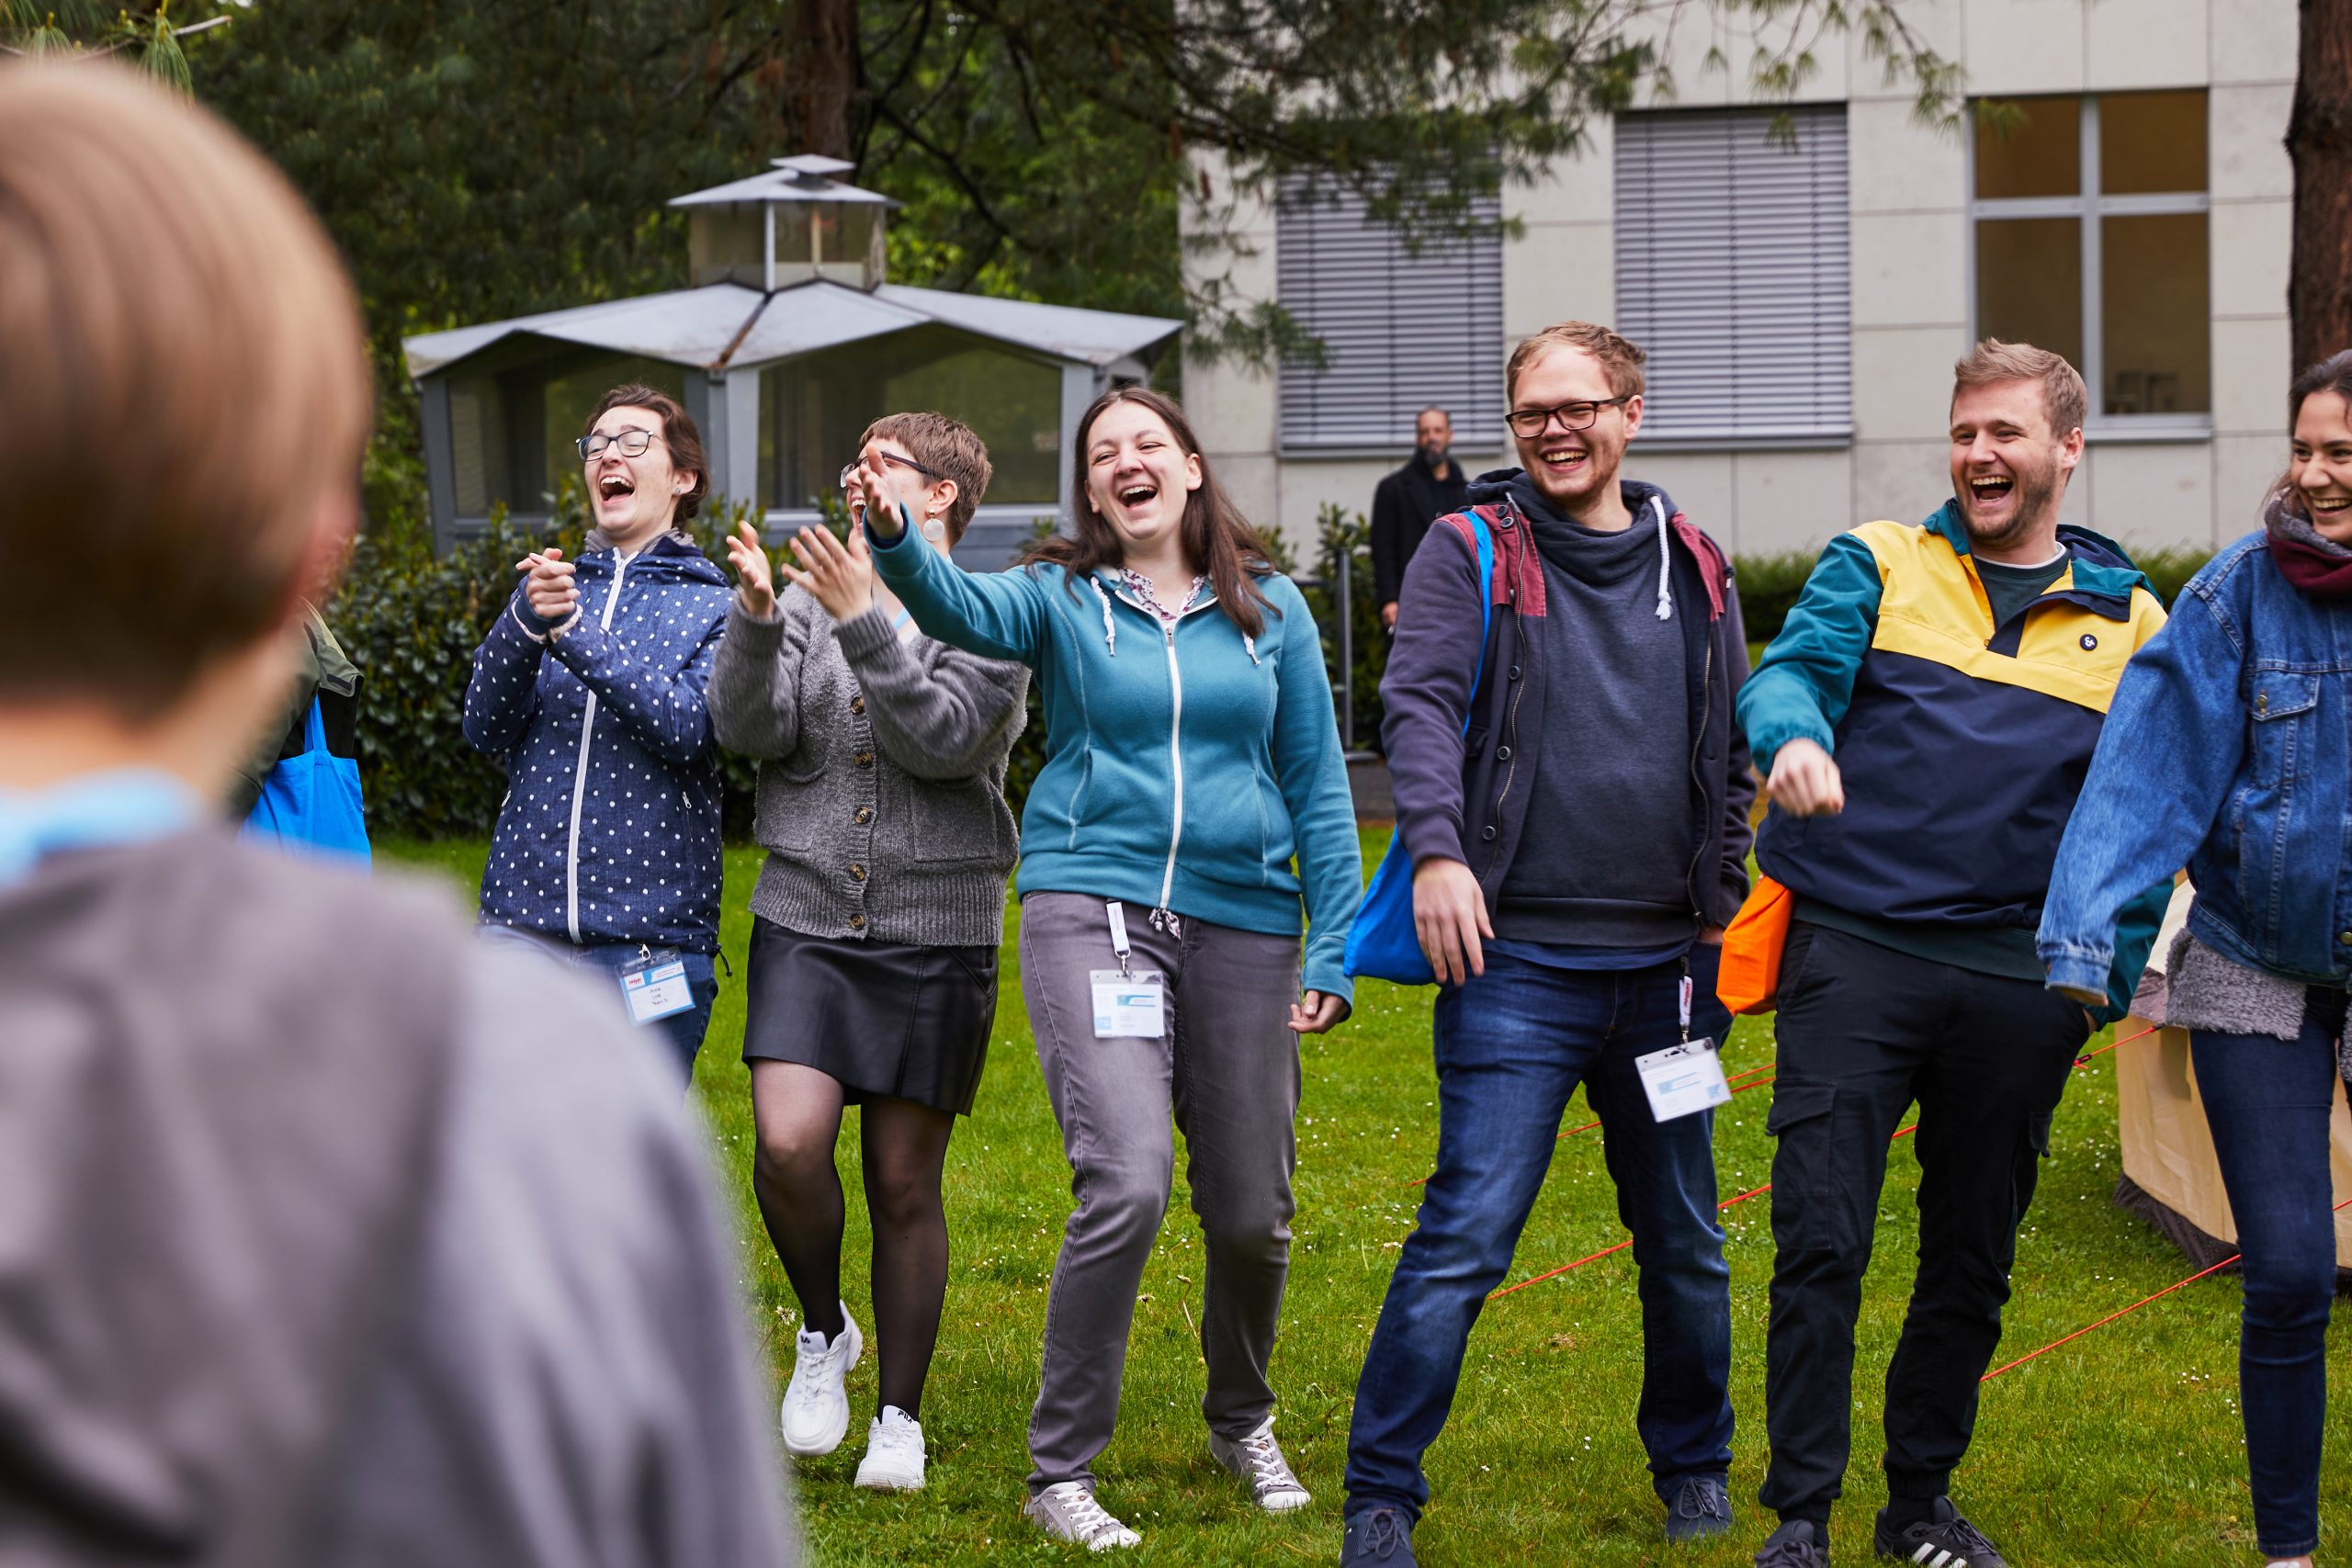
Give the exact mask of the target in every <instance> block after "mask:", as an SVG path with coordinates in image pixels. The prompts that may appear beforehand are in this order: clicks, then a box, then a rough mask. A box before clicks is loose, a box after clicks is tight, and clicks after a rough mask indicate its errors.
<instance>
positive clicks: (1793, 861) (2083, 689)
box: [1739, 341, 2165, 1568]
mask: <svg viewBox="0 0 2352 1568" xmlns="http://www.w3.org/2000/svg"><path fill="white" fill-rule="evenodd" d="M1956 370H1957V381H1956V385H1955V387H1954V389H1953V394H1952V410H1951V479H1952V491H1953V499H1952V500H1951V501H1949V502H1945V503H1944V505H1943V507H1942V509H1941V510H1939V511H1938V512H1937V513H1935V515H1933V516H1931V517H1929V518H1928V520H1927V521H1926V522H1925V523H1923V524H1920V525H1917V526H1916V527H1915V526H1910V525H1904V524H1899V523H1867V524H1864V525H1862V526H1861V527H1860V528H1857V529H1855V530H1854V531H1853V532H1851V533H1849V534H1846V535H1844V536H1840V537H1839V538H1838V539H1836V540H1835V541H1833V542H1832V543H1831V544H1830V546H1829V547H1828V548H1827V549H1826V550H1825V551H1823V552H1822V557H1821V560H1820V563H1819V564H1818V565H1817V566H1815V569H1814V571H1813V575H1812V577H1811V578H1810V579H1809V580H1808V581H1807V582H1806V584H1805V588H1804V593H1803V594H1802V596H1800V598H1799V599H1798V601H1797V604H1796V605H1795V607H1794V608H1793V609H1792V611H1791V612H1790V615H1789V617H1788V621H1787V623H1786V625H1785V626H1784V627H1783V629H1782V630H1781V635H1780V636H1779V637H1775V638H1774V639H1773V641H1772V645H1771V647H1770V649H1767V650H1766V651H1765V654H1764V657H1763V660H1762V662H1761V663H1759V664H1758V667H1757V670H1756V672H1755V674H1754V675H1753V676H1751V677H1750V678H1749V680H1748V682H1747V685H1746V686H1745V687H1744V688H1743V689H1742V691H1741V693H1740V695H1739V718H1740V722H1741V724H1742V725H1743V726H1744V727H1745V728H1746V729H1747V738H1748V742H1749V745H1750V747H1751V748H1752V750H1753V752H1754V755H1755V758H1756V762H1757V766H1758V768H1760V769H1762V770H1763V771H1764V773H1765V774H1766V777H1767V779H1768V781H1769V787H1770V795H1771V800H1772V809H1771V812H1770V816H1769V817H1768V818H1767V819H1766V821H1765V824H1764V828H1763V831H1762V832H1761V834H1760V835H1759V836H1758V840H1757V863H1758V867H1759V868H1760V869H1761V870H1762V871H1763V873H1764V874H1765V876H1766V877H1768V878H1770V883H1777V884H1779V885H1781V887H1785V888H1786V889H1788V890H1789V891H1790V893H1792V894H1793V896H1794V897H1793V920H1792V924H1791V925H1790V926H1789V928H1788V934H1787V944H1786V948H1785V950H1784V955H1783V958H1782V961H1781V969H1780V976H1779V992H1778V997H1779V1007H1780V1021H1779V1026H1778V1037H1779V1046H1778V1050H1779V1063H1780V1070H1779V1074H1778V1077H1777V1080H1776V1083H1775V1086H1774V1090H1773V1095H1774V1098H1773V1104H1772V1110H1771V1114H1770V1119H1769V1122H1768V1123H1767V1124H1768V1126H1769V1128H1770V1131H1771V1133H1772V1134H1774V1135H1775V1137H1776V1138H1777V1140H1778V1147H1777V1149H1776V1152H1775V1154H1774V1156H1773V1162H1772V1237H1773V1242H1774V1246H1775V1248H1776V1256H1775V1259H1774V1265H1773V1273H1772V1292H1771V1317H1770V1328H1769V1330H1768V1336H1767V1345H1766V1371H1765V1393H1764V1397H1765V1406H1766V1414H1765V1426H1766V1430H1767V1432H1768V1434H1769V1436H1770V1441H1771V1450H1772V1452H1771V1461H1770V1467H1769V1469H1768V1470H1767V1472H1766V1475H1765V1480H1764V1485H1763V1489H1762V1492H1761V1494H1760V1499H1759V1500H1760V1501H1761V1502H1762V1503H1763V1504H1764V1506H1766V1507H1768V1508H1770V1509H1772V1510H1774V1511H1775V1512H1776V1513H1778V1514H1779V1515H1780V1516H1781V1528H1780V1529H1778V1530H1777V1531H1775V1532H1774V1534H1773V1535H1772V1537H1771V1538H1770V1540H1768V1541H1767V1542H1766V1543H1765V1545H1764V1549H1763V1550H1762V1551H1759V1552H1758V1554H1757V1558H1756V1561H1757V1562H1758V1565H1759V1568H1826V1565H1827V1563H1828V1520H1829V1509H1830V1504H1831V1503H1832V1501H1833V1500H1835V1499H1836V1497H1837V1496H1838V1492H1839V1485H1840V1478H1841V1477H1842V1476H1843V1475H1844V1473H1845V1471H1846V1461H1847V1454H1848V1450H1849V1444H1850V1432H1849V1415H1850V1413H1851V1411H1852V1409H1853V1393H1852V1382H1853V1359H1854V1324H1855V1319H1856V1316H1857V1314H1859V1313H1860V1306H1861V1280H1862V1273H1863V1270H1864V1269H1865V1268H1866V1267H1867V1266H1868V1264H1869V1262H1870V1254H1871V1232H1872V1228H1873V1221H1874V1220H1875V1218H1876V1216H1877V1213H1878V1202H1879V1193H1880V1189H1881V1186H1882V1185H1883V1181H1884V1179H1885V1175H1886V1158H1887V1145H1888V1142H1889V1140H1890V1139H1891V1138H1892V1136H1893V1135H1894V1132H1895V1129H1896V1127H1897V1125H1898V1122H1899V1120H1900V1118H1901V1117H1902V1115H1903V1113H1904V1111H1905V1110H1906V1109H1907V1108H1908V1107H1909V1106H1910V1105H1911V1103H1912V1102H1913V1101H1914V1100H1917V1102H1918V1106H1919V1121H1918V1128H1919V1131H1918V1135H1917V1136H1918V1142H1917V1150H1918V1159H1919V1165H1920V1171H1921V1175H1920V1183H1919V1198H1918V1204H1919V1269H1918V1275H1917V1280H1916V1281H1915V1283H1914V1285H1913V1289H1912V1296H1911V1304H1910V1311H1909V1314H1908V1315H1907V1316H1906V1317H1905V1321H1904V1325H1903V1336H1902V1340H1901V1343H1900V1344H1899V1345H1898V1346H1897V1348H1896V1350H1895V1353H1894V1364H1893V1365H1892V1366H1891V1367H1890V1368H1889V1369H1888V1371H1887V1379H1886V1404H1885V1410H1886V1458H1885V1468H1886V1477H1887V1490H1888V1494H1889V1502H1888V1505H1887V1507H1886V1509H1885V1510H1884V1511H1883V1512H1882V1513H1881V1514H1880V1515H1879V1517H1878V1521H1877V1526H1876V1529H1875V1532H1874V1533H1875V1540H1874V1545H1875V1546H1876V1548H1877V1551H1878V1552H1879V1553H1880V1554H1881V1555H1893V1556H1898V1557H1903V1558H1916V1559H1917V1560H1918V1561H1922V1562H1929V1561H1932V1562H1954V1563H1957V1562H1966V1563H1967V1564H1969V1568H2002V1559H2001V1557H2000V1555H1999V1553H1998V1552H1997V1551H1996V1550H1995V1549H1994V1548H1993V1546H1992V1544H1991V1543H1990V1542H1989V1541H1987V1540H1985V1538H1984V1536H1983V1535H1981V1534H1980V1533H1978V1531H1977V1530H1976V1529H1974V1527H1973V1526H1972V1525H1970V1523H1969V1522H1968V1520H1967V1519H1965V1518H1964V1517H1962V1516H1961V1515H1960V1514H1959V1513H1958V1512H1957V1511H1956V1510H1955V1509H1954V1508H1953V1506H1952V1505H1951V1501H1950V1499H1949V1498H1948V1497H1947V1496H1946V1495H1945V1494H1946V1491H1947V1489H1948V1485H1949V1482H1950V1478H1951V1472H1952V1470H1953V1469H1954V1467H1955V1466H1957V1465H1958V1464H1959V1462H1960V1460H1961V1457H1962V1454H1963V1453H1965V1452H1966V1450H1967V1448H1968V1440H1969V1436H1970V1432H1971V1429H1972V1427H1973V1426H1974V1423H1975V1416H1976V1385H1977V1380H1978V1378H1979V1377H1980V1376H1982V1375H1983V1373H1984V1371H1985V1367H1986V1366H1987V1365H1988V1364H1989V1363H1990V1361H1991V1359H1992V1354H1993V1350H1994V1348H1995V1347H1996V1345H1997V1344H1998V1343H1999V1340H2000V1336H2001V1307H2002V1305H2003V1303H2006V1302H2007V1299H2008V1294H2009V1284H2008V1276H2009V1268H2010V1265H2011V1263H2012V1261H2013V1260H2014V1258H2015V1257H2016V1251H2017V1229H2018V1223H2019V1221H2020V1220H2021V1219H2022V1218H2023V1217H2024V1213H2025V1208H2026V1204H2027V1202H2028V1201H2029V1200H2030V1198H2031V1196H2032V1193H2033V1185H2034V1178H2035V1162H2036V1160H2037V1159H2038V1158H2039V1156H2041V1152H2042V1151H2043V1149H2044V1148H2045V1147H2046V1146H2047V1145H2048V1142H2049V1134H2050V1120H2051V1114H2052V1111H2054V1110H2055V1109H2056V1107H2057V1104H2058V1100H2059V1097H2060V1095H2061V1094H2062V1093H2063V1092H2064V1088H2065V1083H2066V1077H2067V1074H2068V1073H2069V1071H2070V1070H2071V1069H2072V1067H2073V1066H2074V1061H2075V1053H2076V1052H2077V1051H2078V1050H2080V1049H2081V1047H2082V1044H2083V1042H2084V1040H2085V1039H2086V1037H2087V1036H2088V1035H2089V1033H2090V1032H2091V1031H2092V1030H2093V1029H2094V1028H2095V1027H2097V1025H2098V1022H2099V1020H2097V1019H2094V1018H2093V1016H2092V1015H2091V1014H2090V1013H2089V1012H2087V1011H2086V1010H2084V1009H2083V1008H2082V1007H2081V1006H2079V1005H2078V1004H2075V1003H2073V1002H2070V1001H2068V1000H2066V999H2065V998H2064V997H2062V996H2059V995H2058V994H2057V993H2054V992H2051V991H2047V990H2045V989H2043V987H2042V978H2043V974H2042V965H2041V961H2040V959H2039V958H2038V957H2037V956H2036V954H2035V953H2034V946H2033V941H2034V930H2035V927H2036V925H2037V924H2038V923H2039V922H2040V920H2041V905H2042V899H2043V897H2044V895H2045V893H2046V892H2047V889H2048V887H2049V883H2050V873H2051V867H2052V863H2053V861H2054V860H2055V858H2056V855H2057V852H2058V840H2059V838H2060V835H2061V834H2062V833H2064V830H2065V827H2066V818H2067V816H2068V815H2069V813H2070V812H2072V810H2073V809H2074V804H2075V794H2076V792H2077V791H2078V790H2079V789H2080V788H2081V787H2082V783H2083V777H2084V774H2085V773H2086V771H2087V770H2088V768H2089V766H2090V761H2091V752H2092V750H2093V749H2094V748H2095V747H2096V746H2097V745H2098V736H2099V728H2100V726H2101V724H2102V723H2103V722H2104V720H2105V717H2106V714H2107V706H2108V701H2109V696H2110V695H2111V694H2112V693H2113V692H2114V690H2115V683H2116V682H2117V680H2118V679H2119V678H2120V676H2121V674H2122V672H2123V667H2124V665H2125V663H2126V662H2127V661H2129V660H2130V659H2131V655H2132V653H2133V652H2134V651H2135V650H2136V649H2138V648H2139V647H2140V646H2141V645H2142V644H2143V643H2144V642H2146V641H2147V640H2148V638H2149V637H2153V636H2154V635H2155V632H2156V629H2157V627H2158V626H2162V625H2163V623H2164V610H2163V608H2162V607H2161V605H2160V604H2158V602H2157V600H2156V598H2155V596H2154V593H2152V592H2150V591H2149V589H2148V586H2147V580H2146V579H2145V578H2144V577H2143V576H2142V575H2141V573H2140V572H2139V570H2137V569H2136V568H2135V567H2133V566H2132V564H2131V561H2130V559H2129V558H2126V557H2125V555H2124V554H2123V552H2122V550H2121V549H2120V548H2119V547H2117V546H2115V545H2114V544H2112V543H2110V542H2109V541H2108V540H2106V539H2103V538H2101V537H2099V536H2098V535H2096V534H2092V533H2089V532H2087V531H2086V530H2082V529H2078V528H2073V527H2063V528H2062V527H2060V526H2059V525H2058V508H2059V502H2060V500H2061V499H2062V498H2063V496H2064V493H2065V487H2066V479H2067V476H2068V475H2069V473H2070V472H2071V471H2072V470H2073V468H2074V467H2075V464H2076V463H2077V462H2078V461H2080V459H2081V456H2082V450H2083V434H2082V424H2083V417H2084V413H2085V410H2086V392H2085V389H2084V386H2083V379H2082V378H2081V377H2080V376H2079V375H2077V374H2076V373H2075V369H2074V367H2072V366H2070V365H2068V364H2067V363H2066V362H2065V360H2064V359H2063V358H2061V357H2059V356H2058V355H2054V354H2051V353H2048V352H2046V351H2044V350H2041V349H2037V348H2031V347H2028V346H2026V345H2023V344H2002V343H1999V342H1997V341H1988V342H1986V343H1984V344H1979V345H1978V346H1977V348H1976V349H1975V351H1974V352H1973V353H1972V354H1971V355H1969V356H1968V357H1967V358H1966V359H1963V360H1962V361H1961V362H1960V364H1959V366H1958V367H1956ZM1770 883H1768V884H1765V885H1763V886H1762V887H1761V889H1760V890H1759V897H1763V896H1767V895H1770V894H1771V893H1772V892H1774V890H1773V889H1772V888H1771V887H1770ZM2164 891H2165V889H2152V890H2151V893H2152V894H2153V895H2154V897H2153V898H2148V897H2143V899H2142V900H2141V903H2140V905H2139V906H2138V908H2136V910H2135V911H2134V913H2135V914H2136V917H2137V919H2136V924H2132V925H2131V928H2130V930H2129V931H2128V932H2127V933H2125V934H2123V935H2120V937H2119V940H2118V942H2117V943H2116V949H2117V953H2116V963H2115V971H2114V975H2113V976H2112V978H2111V982H2110V985H2109V998H2110V1003H2111V1005H2110V1007H2109V1010H2108V1013H2107V1016H2109V1017H2113V1016H2120V1013H2121V1012H2122V1010H2123V1008H2124V1005H2125V1004H2126V1003H2127V1002H2128V1001H2129V999H2130V998H2131V990H2132V987H2133V986H2134V984H2135V983H2136V982H2137V979H2138V976H2139V971H2140V967H2141V965H2142V964H2143V962H2144V961H2145V959H2146V957H2147V952H2148V947H2149V945H2150V943H2151V942H2153V941H2154V933H2155V926H2156V917H2157V915H2158V914H2159V913H2160V912H2161V910H2162V897H2161V896H2162V894H2163V892H2164ZM2130 919H2131V917H2129V916H2127V921H2129V920H2130ZM1939 1552H1941V1553H1948V1554H1949V1556H1939V1555H1938V1553H1939Z"/></svg>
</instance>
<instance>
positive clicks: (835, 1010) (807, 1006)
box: [743, 915, 997, 1116]
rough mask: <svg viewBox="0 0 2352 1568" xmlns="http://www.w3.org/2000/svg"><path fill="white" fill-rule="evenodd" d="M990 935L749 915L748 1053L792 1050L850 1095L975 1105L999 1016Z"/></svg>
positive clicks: (937, 1107)
mask: <svg viewBox="0 0 2352 1568" xmlns="http://www.w3.org/2000/svg"><path fill="white" fill-rule="evenodd" d="M996 961H997V950H996V949H995V948H993V947H920V946H916V945H913V944H911V943H907V942H842V941H838V940H836V939H834V938H831V937H820V936H803V935H801V934H800V933H799V932H798V931H792V930H790V929H788V928H786V927H784V926H780V925H778V924H776V923H775V921H774V920H770V919H764V918H763V917H760V916H756V915H755V916H753V917H752V952H751V959H750V962H749V963H748V964H747V965H746V966H745V972H744V984H743V990H744V1025H743V1060H745V1061H746V1062H755V1061H767V1062H797V1063H798V1064H800V1065H801V1066H806V1067H814V1068H816V1069H817V1070H818V1071H819V1072H820V1073H823V1074H825V1075H826V1076H827V1077H831V1078H833V1079H835V1080H837V1081H838V1082H839V1083H840V1084H841V1086H842V1089H843V1091H844V1093H843V1095H842V1099H843V1100H844V1101H846V1102H847V1103H849V1104H851V1105H856V1104H859V1103H861V1102H863V1101H865V1100H913V1101H914V1102H915V1103H916V1104H918V1105H927V1106H930V1107H931V1108H932V1109H933V1110H934V1111H950V1112H953V1113H954V1114H956V1115H958V1116H968V1115H970V1114H971V1113H972V1101H973V1100H974V1099H975V1098H976V1097H977V1096H978V1093H979V1089H980V1069H981V1067H983V1066H986V1064H987V1062H988V1055H989V1031H990V1030H991V1029H992V1028H994V1027H995V1024H996V966H997V964H996Z"/></svg>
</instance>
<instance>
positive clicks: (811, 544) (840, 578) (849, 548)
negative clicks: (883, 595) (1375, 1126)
mask: <svg viewBox="0 0 2352 1568" xmlns="http://www.w3.org/2000/svg"><path fill="white" fill-rule="evenodd" d="M792 553H793V554H794V555H796V556H797V557H799V558H800V564H799V565H798V566H794V565H793V564H792V563H791V562H790V561H786V562H784V563H782V564H783V566H784V574H785V576H786V577H788V578H790V579H791V580H792V581H793V582H794V583H795V584H797V586H799V587H801V588H805V589H807V590H808V591H809V593H811V594H812V595H814V596H815V598H816V601H817V603H818V604H822V605H823V606H824V607H825V613H826V614H827V615H831V616H832V617H833V619H834V620H835V621H836V622H841V621H848V620H854V619H855V618H856V617H857V616H859V615H864V614H865V612H866V611H868V610H870V609H872V608H873V607H874V557H873V556H872V555H871V554H870V553H869V552H868V551H867V549H866V547H865V530H863V529H860V528H853V529H851V530H850V535H849V542H848V543H847V544H843V543H842V541H841V540H839V539H836V538H834V537H833V536H832V535H831V534H830V533H828V532H826V531H825V530H824V529H822V528H816V527H809V528H803V529H801V530H800V532H799V533H798V534H797V536H795V537H794V538H793V541H792Z"/></svg>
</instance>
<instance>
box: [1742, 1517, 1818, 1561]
mask: <svg viewBox="0 0 2352 1568" xmlns="http://www.w3.org/2000/svg"><path fill="white" fill-rule="evenodd" d="M1756 1568H1829V1537H1828V1534H1827V1532H1826V1531H1824V1530H1823V1529H1822V1528H1821V1527H1820V1526H1819V1525H1816V1524H1815V1523H1814V1522H1813V1521H1812V1520H1810V1519H1784V1520H1782V1521H1781V1528H1780V1529H1776V1530H1774V1531H1773V1532H1772V1533H1771V1534H1770V1536H1768V1537H1767V1538H1766V1539H1765V1541H1764V1544H1763V1545H1762V1546H1761V1547H1759V1548H1758V1550H1757V1552H1756Z"/></svg>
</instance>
